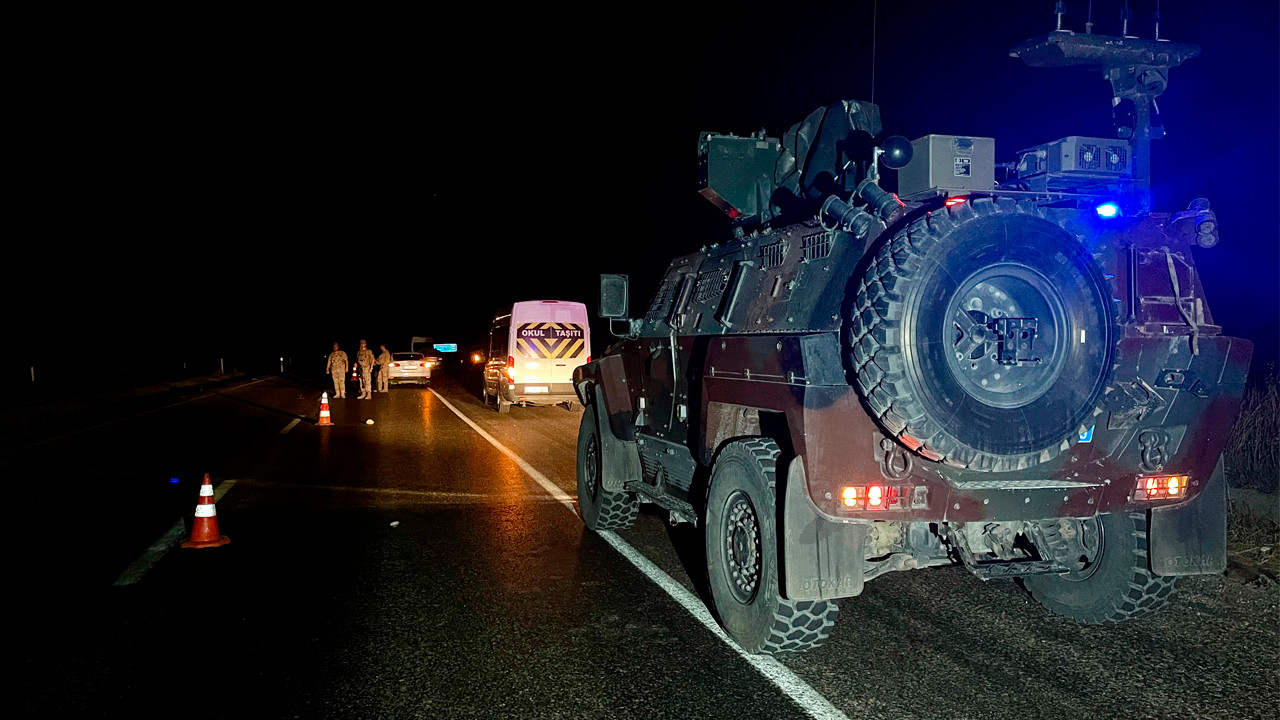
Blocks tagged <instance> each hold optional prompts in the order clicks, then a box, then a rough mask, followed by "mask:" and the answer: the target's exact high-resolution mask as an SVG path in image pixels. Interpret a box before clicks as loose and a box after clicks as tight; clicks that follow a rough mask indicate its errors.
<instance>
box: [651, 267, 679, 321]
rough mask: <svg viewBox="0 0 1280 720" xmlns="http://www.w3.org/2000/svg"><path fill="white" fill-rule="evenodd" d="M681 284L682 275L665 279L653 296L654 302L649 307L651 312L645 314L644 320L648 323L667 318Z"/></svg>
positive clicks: (676, 274)
mask: <svg viewBox="0 0 1280 720" xmlns="http://www.w3.org/2000/svg"><path fill="white" fill-rule="evenodd" d="M679 284H680V275H679V274H678V273H675V274H672V275H669V276H667V277H666V278H665V279H663V281H662V284H661V285H659V286H658V292H657V294H655V295H654V296H653V302H652V303H651V304H650V305H649V311H648V312H647V313H645V315H644V319H645V320H646V321H648V322H657V321H659V320H662V319H665V318H666V317H667V308H669V307H670V306H671V300H672V298H674V297H675V294H676V288H677V287H679Z"/></svg>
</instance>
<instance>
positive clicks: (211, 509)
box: [196, 493, 218, 517]
mask: <svg viewBox="0 0 1280 720" xmlns="http://www.w3.org/2000/svg"><path fill="white" fill-rule="evenodd" d="M210 494H211V495H212V494H213V493H210ZM217 516H218V506H217V505H212V504H210V505H197V506H196V517H217Z"/></svg>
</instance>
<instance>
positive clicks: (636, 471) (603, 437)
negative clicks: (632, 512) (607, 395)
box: [593, 384, 642, 492]
mask: <svg viewBox="0 0 1280 720" xmlns="http://www.w3.org/2000/svg"><path fill="white" fill-rule="evenodd" d="M593 387H594V389H595V405H596V420H597V422H599V427H598V428H597V431H598V432H599V433H600V487H602V488H604V489H605V490H608V491H609V492H620V491H621V490H622V489H623V485H625V484H626V483H629V482H640V480H641V475H642V472H641V469H640V453H639V452H638V451H637V450H636V444H635V443H632V442H627V441H626V440H619V439H618V437H617V436H616V435H614V434H613V429H612V428H611V427H610V425H609V418H608V416H607V415H605V413H604V412H603V411H605V410H606V408H605V404H604V390H602V389H600V386H599V385H598V384H593Z"/></svg>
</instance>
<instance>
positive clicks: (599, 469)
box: [578, 405, 640, 530]
mask: <svg viewBox="0 0 1280 720" xmlns="http://www.w3.org/2000/svg"><path fill="white" fill-rule="evenodd" d="M603 469H604V466H603V464H602V463H601V455H600V426H599V425H598V424H597V419H596V408H595V405H590V406H588V407H587V411H586V412H585V413H583V414H582V422H581V423H580V424H579V425H578V514H579V515H581V516H582V522H583V523H585V524H586V526H587V527H588V528H590V529H592V530H626V529H627V528H629V527H631V525H632V524H633V523H635V521H636V512H637V511H638V510H639V509H640V498H638V497H636V494H635V493H630V492H625V491H624V492H609V491H608V490H605V489H604V487H603V486H602V484H601V481H602V480H603V476H602V473H603Z"/></svg>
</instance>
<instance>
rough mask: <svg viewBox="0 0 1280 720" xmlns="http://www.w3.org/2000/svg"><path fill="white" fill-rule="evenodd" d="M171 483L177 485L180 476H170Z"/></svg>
mask: <svg viewBox="0 0 1280 720" xmlns="http://www.w3.org/2000/svg"><path fill="white" fill-rule="evenodd" d="M169 484H170V485H177V484H178V478H169Z"/></svg>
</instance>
